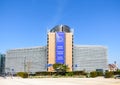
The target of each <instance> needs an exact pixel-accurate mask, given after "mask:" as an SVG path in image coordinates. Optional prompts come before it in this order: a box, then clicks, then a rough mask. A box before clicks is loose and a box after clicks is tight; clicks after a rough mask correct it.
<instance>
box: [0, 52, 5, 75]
mask: <svg viewBox="0 0 120 85" xmlns="http://www.w3.org/2000/svg"><path fill="white" fill-rule="evenodd" d="M4 72H5V54H0V75H1V74H3V73H4Z"/></svg>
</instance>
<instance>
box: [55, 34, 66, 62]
mask: <svg viewBox="0 0 120 85" xmlns="http://www.w3.org/2000/svg"><path fill="white" fill-rule="evenodd" d="M64 43H65V34H64V32H57V33H56V63H61V64H64V59H65V57H64V56H65V49H64V48H65V44H64Z"/></svg>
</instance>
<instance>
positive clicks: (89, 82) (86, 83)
mask: <svg viewBox="0 0 120 85" xmlns="http://www.w3.org/2000/svg"><path fill="white" fill-rule="evenodd" d="M0 85H120V79H104V78H38V79H22V78H13V79H11V78H6V79H4V78H0Z"/></svg>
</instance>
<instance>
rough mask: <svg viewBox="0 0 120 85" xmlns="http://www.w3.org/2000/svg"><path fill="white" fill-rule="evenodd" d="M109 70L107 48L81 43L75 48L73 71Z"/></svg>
mask: <svg viewBox="0 0 120 85" xmlns="http://www.w3.org/2000/svg"><path fill="white" fill-rule="evenodd" d="M97 69H101V70H103V71H105V70H107V48H106V47H103V46H94V45H88V46H85V45H83V46H82V45H81V46H74V48H73V71H82V70H85V71H87V72H90V71H96V70H97Z"/></svg>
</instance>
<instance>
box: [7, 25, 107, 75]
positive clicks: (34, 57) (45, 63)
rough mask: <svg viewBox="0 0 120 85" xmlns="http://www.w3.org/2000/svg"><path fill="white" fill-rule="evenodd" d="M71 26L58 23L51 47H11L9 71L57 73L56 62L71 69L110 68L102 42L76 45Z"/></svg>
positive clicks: (50, 38)
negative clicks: (54, 67) (55, 69)
mask: <svg viewBox="0 0 120 85" xmlns="http://www.w3.org/2000/svg"><path fill="white" fill-rule="evenodd" d="M73 36H74V34H73V32H72V30H71V28H70V27H69V26H66V25H57V26H55V27H54V28H52V29H51V30H50V31H48V33H47V46H41V47H33V48H21V49H11V50H8V51H7V53H6V64H5V67H6V72H9V71H14V72H33V73H34V72H42V71H48V72H53V71H54V69H53V67H52V65H53V64H55V63H61V64H66V65H67V66H68V67H69V68H70V70H69V71H81V70H85V71H86V72H90V71H96V70H102V71H105V70H107V69H108V66H107V48H106V47H105V46H100V45H74V43H73Z"/></svg>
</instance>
